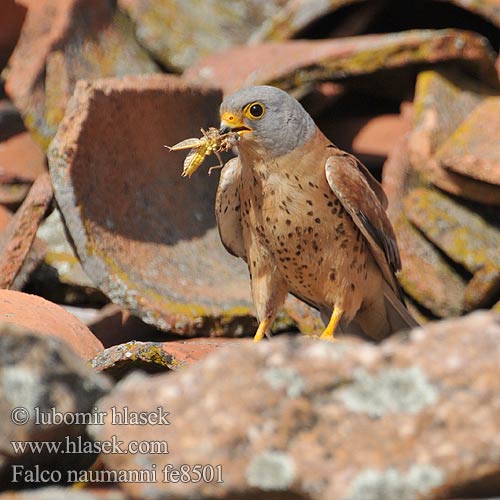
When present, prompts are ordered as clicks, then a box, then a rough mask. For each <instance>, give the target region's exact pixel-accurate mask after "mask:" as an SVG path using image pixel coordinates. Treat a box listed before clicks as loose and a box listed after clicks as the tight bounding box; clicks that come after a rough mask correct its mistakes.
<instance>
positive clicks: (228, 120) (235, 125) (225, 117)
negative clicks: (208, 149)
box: [219, 111, 253, 137]
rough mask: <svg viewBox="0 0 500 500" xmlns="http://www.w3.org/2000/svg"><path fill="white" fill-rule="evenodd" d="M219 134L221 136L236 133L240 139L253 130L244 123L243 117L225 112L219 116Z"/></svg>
mask: <svg viewBox="0 0 500 500" xmlns="http://www.w3.org/2000/svg"><path fill="white" fill-rule="evenodd" d="M219 132H220V133H221V134H227V133H228V132H237V134H238V135H239V136H240V137H241V136H242V135H243V134H245V133H248V132H253V129H252V128H251V127H249V126H248V125H246V124H245V123H244V121H243V115H241V114H237V113H232V112H230V111H225V112H224V113H222V116H221V122H220V130H219Z"/></svg>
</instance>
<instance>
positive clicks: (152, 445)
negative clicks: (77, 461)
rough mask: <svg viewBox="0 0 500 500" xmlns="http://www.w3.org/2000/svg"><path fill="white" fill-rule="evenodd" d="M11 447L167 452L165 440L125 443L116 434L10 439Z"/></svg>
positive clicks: (17, 449) (51, 450) (53, 450)
mask: <svg viewBox="0 0 500 500" xmlns="http://www.w3.org/2000/svg"><path fill="white" fill-rule="evenodd" d="M11 445H12V449H13V450H14V453H16V454H23V453H25V452H31V453H63V454H80V453H105V454H121V455H126V454H132V455H134V454H139V453H141V454H148V453H149V454H152V455H160V454H168V443H167V441H129V442H128V443H127V444H125V443H124V441H120V440H119V439H117V437H116V436H114V435H113V436H111V439H110V440H107V441H88V440H85V439H84V438H83V437H82V436H77V437H76V438H70V437H69V436H66V438H65V439H64V440H63V441H11Z"/></svg>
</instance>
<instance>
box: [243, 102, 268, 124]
mask: <svg viewBox="0 0 500 500" xmlns="http://www.w3.org/2000/svg"><path fill="white" fill-rule="evenodd" d="M243 112H244V113H245V116H247V117H248V118H250V119H251V120H258V119H259V118H262V117H263V116H264V113H265V112H266V108H265V107H264V104H262V103H260V102H252V103H251V104H247V105H246V106H245V109H244V111H243Z"/></svg>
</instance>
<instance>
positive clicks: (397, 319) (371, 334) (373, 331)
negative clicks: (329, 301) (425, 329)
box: [321, 280, 419, 341]
mask: <svg viewBox="0 0 500 500" xmlns="http://www.w3.org/2000/svg"><path fill="white" fill-rule="evenodd" d="M382 292H383V293H382V294H380V295H378V296H377V297H376V298H375V301H374V302H372V303H371V304H370V307H366V308H362V309H361V310H359V311H358V313H357V314H356V316H355V317H354V319H353V320H352V321H351V322H349V323H347V322H346V321H342V320H341V322H340V325H339V327H338V332H340V333H343V334H347V335H356V336H359V337H363V338H368V339H372V340H375V341H380V340H382V339H384V338H386V337H388V336H389V335H392V334H393V333H395V332H397V331H400V330H408V329H410V328H414V327H416V326H419V324H418V323H417V321H416V320H415V319H414V318H413V316H412V315H411V314H410V312H409V311H408V309H406V306H405V304H404V303H403V302H402V301H401V299H400V298H399V296H398V295H397V294H396V292H395V291H394V290H393V289H392V287H391V286H390V285H389V284H388V283H386V282H385V280H384V281H383V284H382ZM330 314H331V311H328V310H326V309H322V310H321V318H322V319H323V321H325V320H326V321H328V319H329V317H330ZM325 324H326V323H325Z"/></svg>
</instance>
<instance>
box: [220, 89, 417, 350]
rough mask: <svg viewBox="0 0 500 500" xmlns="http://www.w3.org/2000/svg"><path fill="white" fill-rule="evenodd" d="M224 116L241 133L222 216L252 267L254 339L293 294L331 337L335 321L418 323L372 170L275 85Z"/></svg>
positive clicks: (369, 327) (230, 104)
mask: <svg viewBox="0 0 500 500" xmlns="http://www.w3.org/2000/svg"><path fill="white" fill-rule="evenodd" d="M254 112H255V114H256V115H255V116H254V115H253V113H254ZM257 115H258V116H257ZM221 116H222V125H221V127H222V128H223V132H228V131H233V132H237V133H238V134H239V135H240V140H239V141H238V142H237V149H238V157H237V158H234V159H232V160H230V161H229V162H228V163H227V164H226V166H225V167H224V168H223V169H222V172H221V178H220V183H219V189H218V192H217V200H216V214H217V220H218V224H219V231H220V235H221V240H222V242H223V244H224V245H225V246H226V248H227V249H228V250H229V251H230V252H231V253H232V254H234V255H236V256H238V257H241V258H243V259H244V260H245V261H246V262H247V264H248V267H249V271H250V276H251V284H252V295H253V301H254V304H255V307H256V312H257V316H258V319H259V321H260V326H259V330H258V332H257V334H256V340H259V339H260V338H262V336H263V334H264V333H267V332H268V330H269V328H270V326H271V324H272V321H273V320H274V318H275V316H276V314H277V312H278V311H279V308H280V307H281V306H282V304H283V302H284V300H285V298H286V295H287V294H288V293H289V292H290V293H293V294H294V295H296V296H297V297H299V298H300V299H302V300H304V301H305V302H307V303H308V304H310V305H312V306H314V307H316V308H317V309H319V310H320V311H321V312H322V313H323V314H324V315H325V317H328V318H330V321H329V323H328V326H327V328H326V330H325V332H324V334H323V337H325V338H332V336H333V332H334V331H335V328H336V327H337V326H338V325H340V326H339V327H340V328H341V329H343V330H349V329H352V330H354V331H357V332H360V333H363V334H365V335H367V336H369V337H372V338H374V339H381V338H383V337H385V336H387V335H389V334H390V333H391V332H393V331H394V330H396V329H398V328H400V327H404V326H412V325H414V324H415V321H414V320H413V318H411V316H410V315H409V313H408V311H407V310H406V308H405V306H404V303H403V300H402V295H401V291H400V289H399V286H398V283H397V281H396V277H395V274H394V273H395V272H396V271H397V270H399V268H400V265H401V264H400V259H399V253H398V249H397V244H396V239H395V236H394V232H393V230H392V227H391V225H390V222H389V220H388V219H387V216H386V214H385V208H386V203H387V201H386V198H385V195H384V193H383V191H382V189H381V187H380V185H379V184H378V182H377V181H376V180H375V179H374V178H373V177H372V176H371V174H370V173H369V172H368V171H367V170H366V169H365V167H363V166H362V165H361V164H360V163H359V162H358V161H357V160H356V159H355V158H354V157H352V156H351V155H349V154H347V153H345V152H343V151H341V150H339V149H337V148H336V147H334V146H333V145H332V144H331V143H330V141H329V140H328V139H327V138H326V137H325V136H324V135H323V134H322V133H321V131H320V130H319V129H318V128H317V127H316V125H315V124H314V122H313V120H312V119H311V117H310V116H309V115H308V114H307V112H306V111H305V110H304V109H303V108H302V106H301V105H300V104H299V103H298V102H297V101H296V100H295V99H293V98H292V97H290V96H288V94H286V93H285V92H282V91H281V90H278V89H276V88H274V87H267V86H259V87H250V88H248V89H244V90H242V91H240V92H237V93H235V94H233V95H231V96H229V97H227V98H226V99H225V100H224V102H223V103H222V105H221ZM332 311H333V312H332Z"/></svg>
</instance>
